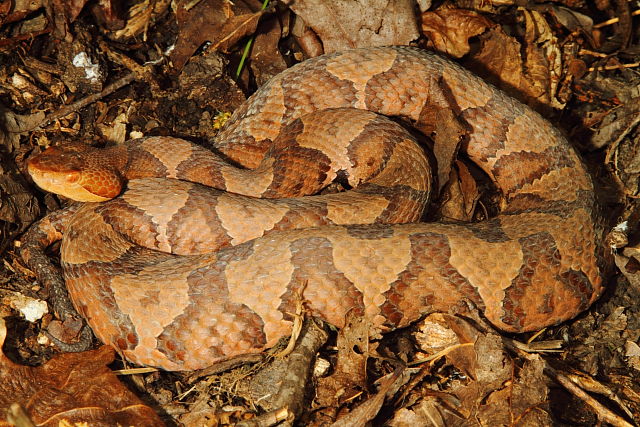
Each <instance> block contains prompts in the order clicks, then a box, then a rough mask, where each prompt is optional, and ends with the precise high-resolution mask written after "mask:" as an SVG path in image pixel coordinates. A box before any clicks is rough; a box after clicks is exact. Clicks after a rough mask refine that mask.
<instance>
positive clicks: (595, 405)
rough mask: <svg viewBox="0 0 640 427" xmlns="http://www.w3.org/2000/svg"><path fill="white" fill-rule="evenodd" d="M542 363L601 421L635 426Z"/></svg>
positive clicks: (618, 426)
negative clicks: (589, 407)
mask: <svg viewBox="0 0 640 427" xmlns="http://www.w3.org/2000/svg"><path fill="white" fill-rule="evenodd" d="M502 341H503V342H504V344H505V346H506V347H507V348H509V349H510V350H511V351H513V352H515V353H517V354H518V355H520V356H521V357H523V358H525V359H527V360H533V356H532V355H531V354H529V353H527V352H526V351H523V350H521V349H519V348H518V346H516V345H515V344H514V343H513V341H512V340H510V339H508V338H504V337H503V339H502ZM542 361H543V362H544V373H545V374H546V375H547V376H548V377H549V378H551V379H553V380H554V381H556V382H557V383H558V384H560V385H562V386H563V387H564V388H565V389H566V390H567V391H568V392H570V393H571V394H573V395H574V396H576V397H577V398H579V399H581V400H582V401H583V402H584V403H586V404H587V405H589V406H591V408H592V409H593V411H594V412H595V414H596V415H597V417H598V419H599V420H600V421H604V422H607V423H609V424H611V425H613V426H616V427H633V424H630V423H629V422H627V421H626V420H625V419H623V418H622V417H620V416H619V415H616V414H615V413H613V411H611V410H610V409H609V408H607V407H606V406H604V405H603V404H601V403H600V402H598V401H597V400H596V399H594V398H593V397H591V396H589V394H588V393H587V392H585V391H584V390H583V389H581V388H580V387H579V386H578V385H577V384H576V383H575V382H573V381H572V380H571V379H569V378H568V377H567V376H566V375H564V374H562V373H560V372H558V371H557V370H556V369H554V368H553V367H552V366H551V365H549V363H548V362H547V361H546V360H544V359H542Z"/></svg>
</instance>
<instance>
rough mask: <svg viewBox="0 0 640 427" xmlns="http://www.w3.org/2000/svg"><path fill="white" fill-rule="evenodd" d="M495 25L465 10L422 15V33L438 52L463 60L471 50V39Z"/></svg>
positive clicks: (471, 11) (445, 10)
mask: <svg viewBox="0 0 640 427" xmlns="http://www.w3.org/2000/svg"><path fill="white" fill-rule="evenodd" d="M494 25H495V24H494V23H493V22H491V20H490V19H488V18H486V17H485V16H483V15H480V14H479V13H477V12H475V11H473V10H465V9H445V8H443V9H439V10H436V11H433V12H425V13H423V14H422V31H423V32H424V34H425V36H427V37H428V38H429V45H430V46H431V47H432V48H433V49H434V50H436V51H438V52H440V53H444V54H446V55H449V56H453V57H454V58H461V57H463V56H464V55H466V54H467V53H469V51H470V50H471V47H470V46H469V39H470V38H472V37H476V36H478V35H480V34H482V33H484V32H485V31H487V29H489V28H491V27H493V26H494Z"/></svg>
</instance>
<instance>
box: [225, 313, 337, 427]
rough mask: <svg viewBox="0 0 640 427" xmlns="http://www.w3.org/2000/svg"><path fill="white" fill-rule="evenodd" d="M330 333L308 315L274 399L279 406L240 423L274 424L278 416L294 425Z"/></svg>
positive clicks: (249, 425)
mask: <svg viewBox="0 0 640 427" xmlns="http://www.w3.org/2000/svg"><path fill="white" fill-rule="evenodd" d="M327 336H328V335H327V332H326V330H325V329H324V325H322V324H321V323H319V322H318V321H317V320H315V319H313V318H310V319H307V320H306V321H305V322H304V325H303V327H302V332H301V334H300V341H299V342H298V343H297V344H296V346H295V348H294V350H293V352H291V354H290V355H289V356H288V357H289V359H288V364H287V369H286V370H285V374H284V375H285V376H284V378H282V382H281V384H280V389H279V390H278V393H277V394H276V396H275V397H274V399H273V407H274V408H276V409H275V410H273V411H270V412H267V413H266V414H263V415H260V416H258V417H256V418H254V419H251V420H247V421H243V422H241V423H238V424H237V426H241V427H264V426H269V425H274V424H270V422H272V421H275V420H278V421H276V422H282V421H285V420H286V421H285V423H284V424H283V425H292V423H293V421H294V419H295V417H297V416H298V415H300V413H301V412H302V409H303V408H304V396H305V393H304V390H305V388H306V386H307V383H308V381H309V375H310V373H311V368H312V367H313V360H314V358H315V356H316V353H317V352H318V350H320V347H322V346H323V345H324V343H325V341H326V340H327ZM275 415H278V416H277V417H276V416H275ZM282 417H284V418H282Z"/></svg>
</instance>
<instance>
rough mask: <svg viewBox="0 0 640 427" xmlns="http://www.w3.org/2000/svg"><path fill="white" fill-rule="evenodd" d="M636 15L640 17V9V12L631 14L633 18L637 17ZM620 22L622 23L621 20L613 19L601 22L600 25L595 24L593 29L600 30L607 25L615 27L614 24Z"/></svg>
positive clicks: (636, 11) (639, 10) (635, 11)
mask: <svg viewBox="0 0 640 427" xmlns="http://www.w3.org/2000/svg"><path fill="white" fill-rule="evenodd" d="M636 15H640V9H638V10H634V11H633V12H631V16H636ZM618 21H620V18H617V17H616V18H611V19H607V20H606V21H604V22H601V23H599V24H595V25H594V26H593V29H594V30H595V29H598V28H602V27H606V26H607V25H613V24H617V23H618Z"/></svg>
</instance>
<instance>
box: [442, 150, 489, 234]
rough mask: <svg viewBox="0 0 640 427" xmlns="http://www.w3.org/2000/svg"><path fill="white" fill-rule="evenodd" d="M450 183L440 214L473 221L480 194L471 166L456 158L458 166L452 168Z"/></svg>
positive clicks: (457, 219)
mask: <svg viewBox="0 0 640 427" xmlns="http://www.w3.org/2000/svg"><path fill="white" fill-rule="evenodd" d="M449 183H450V185H449V187H448V188H447V196H448V198H447V200H446V201H445V202H444V203H443V205H442V207H441V208H440V215H441V216H442V217H443V218H447V219H453V220H456V221H471V220H472V219H473V212H474V210H475V207H476V203H477V202H478V199H479V198H480V194H479V192H478V186H477V185H476V180H475V179H473V176H472V175H471V172H470V171H469V168H468V167H467V166H466V165H465V164H464V163H463V162H461V161H460V160H456V167H455V168H454V169H452V170H451V176H450V177H449Z"/></svg>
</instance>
